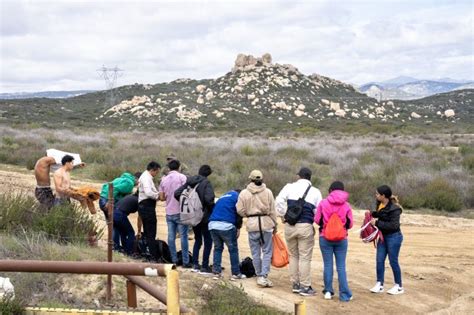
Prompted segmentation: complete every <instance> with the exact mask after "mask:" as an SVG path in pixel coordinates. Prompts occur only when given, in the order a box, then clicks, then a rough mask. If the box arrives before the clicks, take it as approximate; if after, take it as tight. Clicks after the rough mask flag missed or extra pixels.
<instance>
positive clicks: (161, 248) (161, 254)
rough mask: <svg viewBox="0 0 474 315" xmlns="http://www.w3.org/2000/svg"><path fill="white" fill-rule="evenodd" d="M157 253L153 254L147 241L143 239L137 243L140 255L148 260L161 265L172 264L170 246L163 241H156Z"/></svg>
mask: <svg viewBox="0 0 474 315" xmlns="http://www.w3.org/2000/svg"><path fill="white" fill-rule="evenodd" d="M155 242H156V252H155V253H151V251H150V247H149V246H148V244H147V242H146V239H145V238H141V239H139V240H138V243H137V251H138V254H139V255H140V256H141V257H143V258H145V259H146V260H155V261H157V262H159V263H164V264H171V252H170V249H169V247H168V244H167V243H166V242H165V241H162V240H155Z"/></svg>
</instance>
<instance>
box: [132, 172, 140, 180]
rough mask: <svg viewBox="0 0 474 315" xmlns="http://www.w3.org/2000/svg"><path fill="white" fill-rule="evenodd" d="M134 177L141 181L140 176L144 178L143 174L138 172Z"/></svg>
mask: <svg viewBox="0 0 474 315" xmlns="http://www.w3.org/2000/svg"><path fill="white" fill-rule="evenodd" d="M133 176H135V178H136V179H139V178H140V176H142V172H136V173H135V174H133Z"/></svg>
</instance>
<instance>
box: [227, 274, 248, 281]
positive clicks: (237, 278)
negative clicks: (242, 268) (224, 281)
mask: <svg viewBox="0 0 474 315" xmlns="http://www.w3.org/2000/svg"><path fill="white" fill-rule="evenodd" d="M242 279H247V277H246V276H245V275H244V274H241V273H239V274H238V275H232V277H230V280H231V281H237V280H242Z"/></svg>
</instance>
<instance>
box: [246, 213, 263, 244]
mask: <svg viewBox="0 0 474 315" xmlns="http://www.w3.org/2000/svg"><path fill="white" fill-rule="evenodd" d="M266 216H268V214H252V215H248V216H247V217H249V218H250V217H258V230H259V232H260V243H261V244H262V245H263V244H265V240H264V239H263V230H262V217H266Z"/></svg>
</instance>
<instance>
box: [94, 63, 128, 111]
mask: <svg viewBox="0 0 474 315" xmlns="http://www.w3.org/2000/svg"><path fill="white" fill-rule="evenodd" d="M97 71H98V72H99V76H100V77H101V78H102V79H104V80H105V88H106V92H105V93H106V94H105V107H106V108H107V107H112V106H114V105H115V104H116V97H117V95H116V91H115V84H116V83H117V78H119V77H121V76H122V75H123V71H124V70H122V69H119V68H118V67H117V66H115V67H114V68H107V67H105V66H102V68H100V69H97Z"/></svg>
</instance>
